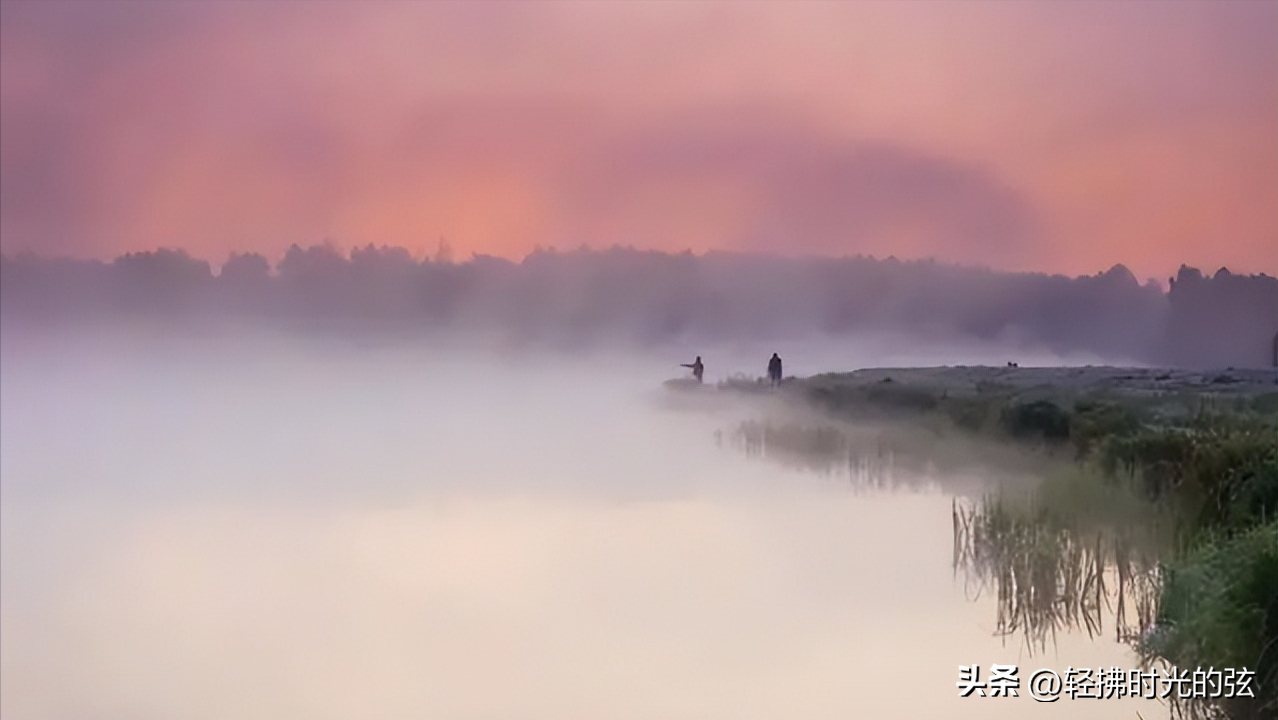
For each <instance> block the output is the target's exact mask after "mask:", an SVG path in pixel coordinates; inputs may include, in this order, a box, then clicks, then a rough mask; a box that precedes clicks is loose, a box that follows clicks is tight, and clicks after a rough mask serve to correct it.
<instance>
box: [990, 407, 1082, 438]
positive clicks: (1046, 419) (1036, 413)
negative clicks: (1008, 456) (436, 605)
mask: <svg viewBox="0 0 1278 720" xmlns="http://www.w3.org/2000/svg"><path fill="white" fill-rule="evenodd" d="M999 421H1000V424H1001V425H1002V427H1003V429H1004V430H1005V431H1007V433H1008V434H1009V435H1011V436H1012V437H1015V438H1041V439H1043V440H1046V441H1048V442H1063V441H1065V440H1068V439H1069V428H1070V418H1069V413H1067V412H1065V410H1063V409H1061V407H1060V406H1059V405H1057V404H1056V403H1054V402H1052V401H1050V400H1035V401H1034V402H1029V403H1018V404H1015V405H1011V406H1009V407H1006V408H1004V409H1003V412H1002V413H1001V415H1000V417H999Z"/></svg>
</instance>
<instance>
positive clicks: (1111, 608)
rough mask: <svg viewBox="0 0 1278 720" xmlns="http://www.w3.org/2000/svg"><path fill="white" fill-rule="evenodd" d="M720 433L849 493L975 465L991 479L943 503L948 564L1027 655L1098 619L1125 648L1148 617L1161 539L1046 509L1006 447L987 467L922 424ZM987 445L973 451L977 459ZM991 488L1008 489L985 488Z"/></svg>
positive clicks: (1095, 629)
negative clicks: (831, 479)
mask: <svg viewBox="0 0 1278 720" xmlns="http://www.w3.org/2000/svg"><path fill="white" fill-rule="evenodd" d="M723 435H724V433H723V431H720V435H719V437H720V441H722V437H723ZM726 436H727V437H728V439H729V444H730V446H732V447H734V448H736V449H738V450H739V451H741V452H743V453H745V454H746V455H747V456H750V457H756V458H766V459H768V460H770V461H773V462H777V463H779V464H782V465H784V466H787V467H790V468H795V469H800V470H804V471H810V472H815V473H818V474H822V475H829V476H836V477H839V478H841V479H843V480H845V481H847V482H849V483H850V484H851V485H852V487H853V488H855V489H858V490H891V489H900V488H903V487H907V488H914V489H917V488H919V487H938V486H939V487H940V488H941V489H942V490H943V491H946V492H950V493H962V491H964V490H969V489H972V488H971V485H970V484H967V483H960V482H957V480H958V478H959V477H960V476H961V475H962V473H963V472H965V471H971V470H972V469H973V468H974V467H984V472H985V473H987V474H988V475H989V479H988V482H987V483H986V484H985V486H984V487H983V488H980V489H978V494H976V497H975V498H972V497H964V496H962V495H961V494H959V495H958V496H956V497H954V498H953V500H952V506H951V520H952V531H953V551H952V568H953V570H954V573H955V576H956V578H958V579H959V580H960V581H961V582H962V584H963V587H964V590H965V591H966V595H967V597H968V598H969V599H970V600H973V601H975V600H979V599H980V598H982V597H984V596H992V597H993V598H994V600H995V611H996V619H995V628H994V633H995V634H996V635H998V636H1000V637H1004V638H1008V639H1015V640H1016V641H1017V642H1018V643H1020V644H1021V646H1022V647H1023V648H1024V650H1025V651H1026V652H1027V653H1028V654H1031V655H1033V654H1042V653H1044V652H1046V651H1048V650H1049V649H1051V648H1053V647H1055V646H1056V644H1057V642H1058V641H1059V639H1060V634H1061V633H1081V634H1085V635H1086V636H1087V637H1088V638H1096V637H1098V636H1100V635H1101V634H1102V633H1104V632H1105V631H1106V627H1107V626H1108V627H1110V628H1111V629H1112V632H1111V633H1110V634H1109V636H1110V637H1112V638H1113V640H1114V641H1115V642H1119V643H1124V644H1132V645H1134V644H1135V643H1136V642H1137V641H1138V640H1139V639H1140V637H1141V634H1142V632H1144V631H1145V630H1147V629H1148V628H1150V627H1151V625H1152V623H1153V621H1154V618H1155V615H1156V612H1157V599H1158V590H1159V586H1158V567H1159V566H1158V557H1159V554H1160V553H1159V545H1160V543H1159V541H1158V540H1157V539H1155V538H1151V533H1150V532H1140V531H1137V530H1136V529H1134V528H1132V529H1124V528H1117V527H1112V526H1107V525H1104V524H1095V523H1091V524H1089V523H1083V524H1080V523H1077V522H1075V521H1074V520H1075V519H1072V518H1068V517H1066V516H1065V515H1063V514H1060V513H1054V512H1051V511H1049V510H1045V509H1043V505H1042V504H1041V503H1038V502H1036V499H1035V498H1033V497H1032V496H1031V495H1029V494H1027V493H1026V490H1027V489H1028V488H1027V486H1028V485H1032V484H1033V483H1035V482H1037V481H1038V480H1037V478H1034V477H1019V478H1016V476H1017V475H1019V474H1022V473H1024V471H1025V468H1026V463H1025V458H1024V457H1023V456H1019V455H1017V454H1015V453H1004V455H1003V459H1004V460H1007V459H1014V460H1015V461H1016V462H1013V463H1012V467H1011V468H1009V467H1008V466H1007V465H1006V464H1005V465H1004V466H1003V467H998V466H997V458H996V459H995V463H996V464H995V465H990V464H988V463H989V461H988V460H983V459H978V458H977V456H976V455H974V454H973V452H972V447H971V443H970V442H966V441H963V440H957V441H956V440H955V439H954V438H953V437H952V436H945V435H943V434H935V433H929V432H928V431H927V429H926V428H923V429H919V428H905V427H899V426H855V425H849V424H845V423H834V422H831V421H828V420H827V421H823V420H819V419H806V420H799V421H796V420H782V421H774V420H758V419H748V420H744V421H740V422H738V423H736V424H735V425H734V426H733V427H731V428H730V429H729V430H728V431H727V432H726ZM990 450H991V448H982V451H983V452H984V453H987V455H984V456H983V457H988V453H989V451H990ZM995 454H997V453H995ZM941 468H944V469H945V470H948V471H949V474H948V475H947V474H946V471H945V470H941ZM1008 471H1010V472H1008ZM1000 473H1003V474H1000ZM1012 478H1015V479H1012ZM1018 482H1019V487H1018ZM995 485H1002V486H1003V489H1004V490H1008V489H1012V490H1015V491H1017V492H1012V493H1011V495H1010V496H1009V495H1008V494H1006V493H1004V492H992V491H991V490H992V488H991V486H995ZM1017 497H1019V498H1020V500H1021V501H1020V502H1017V501H1016V500H1014V499H1009V498H1017Z"/></svg>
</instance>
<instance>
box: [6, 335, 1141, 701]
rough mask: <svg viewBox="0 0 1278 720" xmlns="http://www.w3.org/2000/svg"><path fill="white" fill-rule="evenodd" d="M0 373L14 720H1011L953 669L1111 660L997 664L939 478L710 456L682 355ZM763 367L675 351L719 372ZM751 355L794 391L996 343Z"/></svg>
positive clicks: (262, 339)
mask: <svg viewBox="0 0 1278 720" xmlns="http://www.w3.org/2000/svg"><path fill="white" fill-rule="evenodd" d="M0 348H2V350H3V357H2V363H0V373H2V375H0V379H2V382H3V389H4V391H3V393H0V403H2V405H0V409H2V417H0V445H2V447H0V463H2V464H0V476H2V477H3V483H2V484H0V493H2V497H0V513H3V517H2V518H0V532H2V534H3V536H2V538H0V563H2V564H3V568H2V571H3V576H4V583H3V585H2V586H0V594H2V597H0V613H2V616H0V617H2V619H3V626H4V632H3V633H0V663H2V672H3V678H4V686H5V692H4V693H3V695H2V696H0V702H2V703H3V706H2V712H0V714H3V716H4V717H6V718H8V717H13V718H19V717H21V718H29V719H40V718H85V717H136V718H161V717H174V716H181V717H192V718H198V717H208V718H214V717H216V718H225V717H237V718H254V717H260V718H303V717H306V718H345V717H380V718H416V717H423V716H431V717H448V718H488V717H545V718H595V717H618V718H624V717H635V718H639V717H643V718H650V717H688V718H692V717H696V718H707V717H724V718H729V717H731V718H743V717H759V718H765V717H767V718H771V717H779V716H796V715H798V716H803V717H812V718H820V717H830V718H834V717H840V718H842V717H847V716H848V715H849V713H858V714H859V713H869V714H872V715H874V716H876V717H901V718H906V717H910V718H913V717H919V716H922V715H929V714H944V715H946V716H950V717H1009V718H1011V717H1020V716H1021V714H1022V713H1023V711H1024V705H1022V704H1007V705H1003V706H998V705H991V703H989V702H984V703H971V702H967V701H964V700H959V699H958V698H957V697H956V696H955V693H954V690H953V688H954V684H953V683H954V681H955V668H956V666H957V665H958V664H970V663H981V664H989V663H992V662H1018V661H1019V662H1021V663H1022V665H1023V667H1026V666H1030V665H1032V666H1033V667H1035V668H1037V667H1057V668H1058V669H1063V668H1064V667H1065V666H1066V665H1069V664H1073V665H1075V666H1099V665H1111V664H1112V665H1122V666H1126V665H1129V664H1131V663H1132V662H1133V661H1132V660H1131V659H1130V657H1129V656H1128V654H1127V651H1126V650H1125V649H1124V648H1123V647H1122V646H1119V645H1117V644H1115V643H1114V642H1113V641H1112V640H1109V641H1106V640H1100V641H1096V642H1093V641H1088V640H1087V639H1086V638H1077V637H1073V636H1064V637H1062V639H1061V642H1060V645H1059V647H1058V649H1057V651H1056V653H1055V654H1049V655H1048V656H1046V657H1035V658H1028V657H1023V651H1022V650H1021V649H1020V648H1018V647H1017V646H1016V644H1015V643H1014V642H1011V643H1008V644H1007V645H1004V644H1003V641H1001V640H999V639H998V638H996V637H995V636H994V635H993V632H992V628H991V624H992V616H991V615H990V607H989V600H987V599H986V600H980V599H978V600H976V601H973V600H972V599H971V598H970V597H969V596H968V594H967V593H965V589H964V587H963V585H962V583H958V582H956V581H955V579H954V577H953V574H952V569H951V567H950V561H951V556H950V552H951V537H950V532H951V528H950V501H951V492H950V491H949V490H947V489H946V488H947V487H948V486H947V482H946V479H945V478H944V477H940V478H930V479H928V480H926V481H920V482H919V483H917V484H916V485H915V486H914V489H912V490H906V491H903V492H893V493H889V492H881V493H874V492H871V493H868V494H867V493H864V492H854V491H853V489H852V488H851V487H850V486H848V485H847V483H846V482H844V481H842V480H840V479H838V478H831V477H822V476H819V475H813V474H805V473H800V472H795V471H790V470H786V469H783V468H779V467H776V466H774V465H771V464H767V463H761V462H757V461H754V460H752V459H750V458H747V457H744V456H743V455H741V454H738V453H735V452H732V451H731V450H729V449H726V448H723V447H719V446H717V445H716V443H715V442H714V432H715V430H716V429H720V428H722V427H725V426H727V425H729V424H730V423H731V422H732V421H733V420H735V419H737V418H739V417H741V416H742V414H743V413H748V412H750V411H749V410H748V409H746V408H737V407H733V406H723V407H720V408H718V409H717V410H715V411H713V412H690V411H676V410H671V409H670V408H669V407H668V406H667V404H665V403H663V402H662V396H661V393H660V383H661V381H662V380H665V379H668V378H672V377H678V376H680V375H681V374H682V373H683V372H684V371H683V370H682V369H681V368H679V367H677V365H678V363H680V362H687V361H688V360H689V358H688V357H684V356H682V355H679V354H676V353H677V352H682V350H681V349H678V348H676V349H675V352H671V353H669V354H667V353H666V352H665V351H664V350H663V351H661V352H646V353H636V352H633V351H621V350H617V351H607V350H598V351H594V352H591V353H587V354H565V353H557V352H552V351H540V352H534V353H498V352H495V351H493V350H491V349H476V348H474V347H467V346H464V345H460V344H454V345H451V346H447V345H442V344H431V343H392V342H378V343H370V342H361V343H353V342H344V341H339V340H336V339H334V338H331V337H330V338H326V339H317V338H315V337H305V338H303V337H300V336H288V335H279V334H251V333H247V332H245V333H238V334H235V335H222V336H204V337H195V336H191V337H187V338H185V339H182V338H180V337H178V336H173V335H170V336H166V337H161V336H157V335H154V334H152V335H146V334H140V333H136V332H135V333H133V334H123V331H106V330H100V331H99V332H97V333H90V332H80V333H65V332H41V333H36V332H32V331H31V330H30V329H29V328H25V329H22V328H15V327H13V326H9V327H6V329H5V333H4V336H3V342H2V343H0ZM772 349H773V348H771V347H770V346H769V347H764V346H761V345H760V346H757V347H751V346H749V345H748V344H737V345H734V346H722V347H713V346H710V347H702V348H695V351H696V352H698V353H699V354H702V355H703V356H704V357H705V360H706V363H707V380H715V379H719V378H723V377H726V376H727V375H730V374H732V373H736V372H742V373H751V374H753V375H760V374H762V365H763V363H764V362H765V361H766V358H767V357H768V354H769V352H770V351H772ZM777 349H778V350H780V351H782V352H783V353H784V354H785V357H786V359H787V362H788V363H789V364H788V366H787V372H794V373H800V374H804V373H811V372H818V371H823V370H830V369H839V368H851V367H858V366H867V365H893V364H936V363H941V362H949V363H954V364H957V363H961V362H968V363H978V362H987V363H990V362H997V361H998V360H1000V359H1001V358H1003V357H1005V354H1006V352H1008V349H1007V348H999V347H988V346H978V345H975V344H974V345H971V346H969V347H966V348H964V347H941V346H935V345H933V346H929V345H926V344H920V343H918V342H917V341H908V340H903V339H900V338H892V337H888V336H882V337H877V338H869V337H867V338H865V339H864V340H863V341H862V342H860V343H854V342H848V343H846V344H843V345H835V344H825V345H818V344H814V343H807V344H803V343H796V344H794V345H793V346H789V347H783V348H777ZM688 351H689V352H692V351H694V349H693V348H689V349H688ZM1038 359H1039V360H1041V361H1042V362H1048V361H1052V360H1060V359H1059V358H1050V357H1046V356H1043V357H1040V358H1038ZM1065 360H1066V361H1068V359H1065ZM1026 702H1028V699H1026ZM1041 707H1042V709H1043V712H1044V715H1045V716H1056V717H1067V716H1069V708H1068V706H1064V707H1055V706H1041ZM1139 707H1141V709H1142V712H1144V713H1145V716H1146V717H1150V716H1151V715H1150V713H1149V712H1145V711H1146V710H1147V709H1148V708H1146V707H1145V706H1144V705H1141V706H1139ZM1039 709H1040V708H1038V707H1036V708H1035V710H1036V711H1039ZM1094 710H1095V712H1099V713H1101V715H1096V716H1097V717H1101V716H1104V715H1105V714H1108V716H1112V717H1130V715H1131V711H1130V703H1129V702H1126V701H1124V702H1117V701H1111V703H1108V704H1105V705H1104V706H1103V707H1101V706H1097V707H1096V708H1095V709H1094Z"/></svg>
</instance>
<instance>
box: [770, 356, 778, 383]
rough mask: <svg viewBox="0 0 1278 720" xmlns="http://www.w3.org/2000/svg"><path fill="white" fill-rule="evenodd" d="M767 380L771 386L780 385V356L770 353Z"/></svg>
mask: <svg viewBox="0 0 1278 720" xmlns="http://www.w3.org/2000/svg"><path fill="white" fill-rule="evenodd" d="M768 380H770V381H771V382H772V384H773V385H780V384H781V356H780V355H778V354H776V353H772V359H771V360H769V361H768Z"/></svg>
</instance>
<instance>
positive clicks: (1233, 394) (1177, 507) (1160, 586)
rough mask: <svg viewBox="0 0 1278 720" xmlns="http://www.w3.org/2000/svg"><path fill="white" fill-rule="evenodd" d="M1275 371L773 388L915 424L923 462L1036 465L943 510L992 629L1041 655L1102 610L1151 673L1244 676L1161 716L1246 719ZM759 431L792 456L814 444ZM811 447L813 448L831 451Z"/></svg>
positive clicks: (1262, 571)
mask: <svg viewBox="0 0 1278 720" xmlns="http://www.w3.org/2000/svg"><path fill="white" fill-rule="evenodd" d="M1274 377H1275V376H1274V374H1273V373H1267V372H1246V371H1232V370H1229V371H1223V372H1217V373H1192V372H1186V371H1159V370H1146V369H1132V370H1124V369H1119V368H1026V369H1020V368H1013V367H1009V368H1006V369H1004V368H928V369H906V370H867V371H860V372H857V373H847V374H837V375H818V376H814V377H811V378H803V379H795V380H789V381H787V382H786V383H785V384H784V385H783V387H782V389H781V390H780V391H779V392H778V393H777V395H779V396H782V397H787V398H791V399H796V400H799V401H801V402H802V403H803V404H804V405H807V406H811V407H815V408H818V409H819V410H821V411H822V412H823V413H824V414H826V415H828V416H831V417H834V418H840V419H844V420H850V421H874V422H876V423H881V422H884V421H888V422H889V424H890V425H894V426H912V427H915V428H920V429H922V430H923V431H925V432H926V433H929V434H930V436H931V437H932V446H931V447H929V448H928V454H929V462H933V461H936V462H939V463H942V464H945V463H947V461H948V460H949V458H948V457H947V456H946V454H945V452H944V448H945V447H947V446H948V444H950V443H952V441H953V439H954V438H960V439H962V438H967V439H971V440H975V441H979V442H982V443H994V444H997V445H1000V446H1005V447H1014V448H1017V449H1018V450H1020V451H1025V452H1029V453H1031V454H1034V455H1037V456H1040V457H1044V458H1050V459H1051V460H1052V461H1053V463H1052V464H1048V465H1044V466H1043V467H1046V468H1049V471H1046V472H1042V473H1040V475H1041V476H1042V477H1043V480H1042V481H1041V482H1040V483H1038V484H1037V485H1036V486H1035V487H1034V488H1032V489H1030V490H1024V489H1022V491H1021V492H1012V491H1009V490H1006V489H1005V490H1002V491H999V492H997V493H995V494H993V495H990V496H988V497H986V498H985V499H984V500H982V501H980V502H977V503H973V504H968V505H963V506H960V505H958V504H956V507H955V518H954V523H955V563H956V567H962V568H963V569H964V570H965V571H967V572H968V574H969V578H973V579H975V580H976V581H977V582H979V583H984V584H986V585H987V586H988V588H989V589H990V590H991V592H994V593H996V594H997V601H998V613H999V617H998V627H999V629H1000V631H1002V632H1006V633H1009V634H1012V633H1016V634H1019V635H1021V636H1022V637H1024V639H1025V642H1026V643H1027V644H1028V645H1029V646H1030V648H1031V649H1033V648H1034V647H1040V648H1041V647H1043V646H1045V645H1046V644H1047V643H1048V642H1049V641H1050V639H1051V638H1052V637H1053V636H1054V634H1055V633H1056V632H1057V630H1058V629H1060V628H1071V629H1079V628H1081V629H1085V630H1086V631H1088V632H1090V633H1099V632H1101V631H1102V628H1101V623H1102V617H1103V616H1105V614H1106V612H1108V613H1111V614H1112V615H1113V616H1114V617H1116V622H1115V634H1116V636H1118V637H1119V639H1120V640H1124V641H1128V642H1131V643H1132V644H1133V645H1134V646H1135V647H1137V648H1138V649H1139V650H1140V652H1141V653H1142V654H1143V655H1144V656H1145V657H1146V659H1147V660H1149V661H1151V662H1156V661H1159V660H1161V661H1165V662H1166V663H1168V664H1171V665H1175V666H1177V667H1180V668H1190V669H1193V668H1197V667H1202V668H1204V669H1205V668H1208V667H1215V668H1217V669H1223V668H1242V667H1246V668H1248V669H1249V670H1253V671H1255V673H1256V676H1255V679H1254V682H1253V688H1254V691H1255V698H1254V699H1246V700H1233V701H1225V700H1220V701H1207V702H1202V701H1192V702H1177V703H1176V704H1175V705H1174V706H1173V708H1174V711H1175V712H1176V713H1177V714H1181V715H1184V716H1201V717H1209V716H1217V717H1218V716H1225V717H1230V718H1246V719H1250V718H1261V717H1278V384H1275V383H1274ZM725 389H729V390H731V389H736V390H740V391H750V392H758V389H757V388H755V387H752V386H751V384H750V383H736V384H735V387H734V384H733V383H727V384H726V386H725ZM892 421H896V422H892ZM764 432H766V430H765V431H764ZM772 433H773V437H772V438H770V439H771V440H772V442H773V443H774V444H777V445H778V446H780V447H782V448H783V449H787V448H788V449H790V450H792V451H794V453H795V454H802V451H803V449H804V446H803V442H810V441H811V440H812V436H810V434H809V435H807V436H805V434H804V433H802V432H794V431H793V430H792V431H790V435H794V436H796V437H789V436H788V435H786V433H785V432H783V429H774V430H773V431H772ZM826 434H827V435H829V432H828V431H826ZM803 437H808V440H807V441H804V440H802V438H803ZM796 438H798V439H796ZM818 439H819V440H820V442H818V443H817V446H818V447H821V448H823V452H825V453H826V454H827V455H829V454H832V455H838V453H839V452H843V450H842V449H841V446H840V445H839V442H837V441H836V440H832V439H831V438H830V437H822V438H818ZM845 444H846V443H845ZM831 448H834V452H833V453H831Z"/></svg>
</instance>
